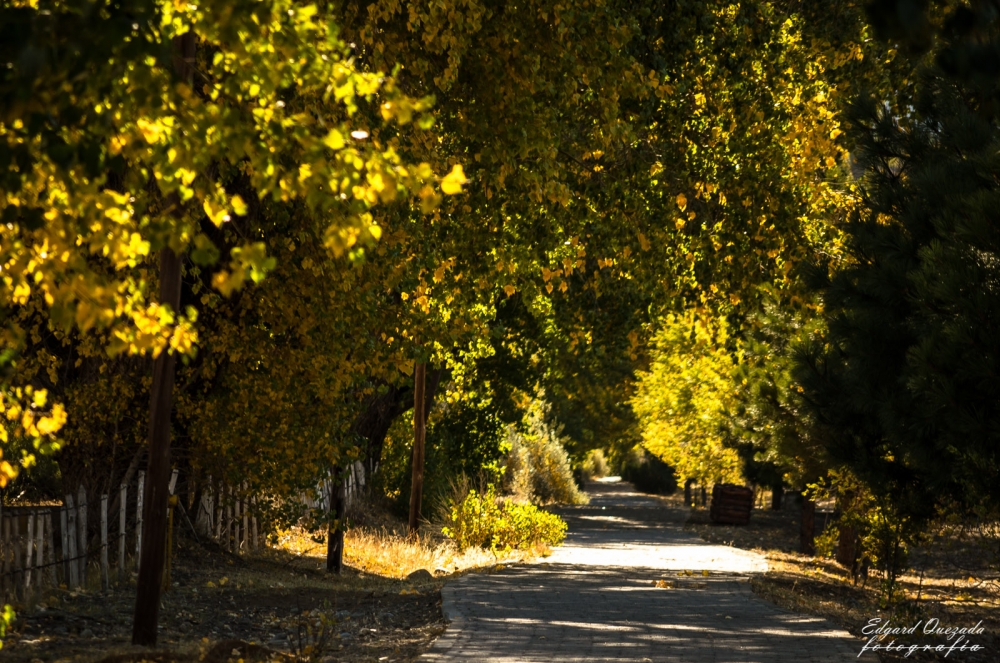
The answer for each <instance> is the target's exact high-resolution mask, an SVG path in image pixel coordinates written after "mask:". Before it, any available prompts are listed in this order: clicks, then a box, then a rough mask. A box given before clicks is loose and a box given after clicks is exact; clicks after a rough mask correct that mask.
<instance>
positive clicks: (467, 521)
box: [444, 485, 566, 552]
mask: <svg viewBox="0 0 1000 663" xmlns="http://www.w3.org/2000/svg"><path fill="white" fill-rule="evenodd" d="M448 522H449V525H448V526H447V527H445V528H444V533H445V535H446V536H448V537H450V538H451V539H454V541H455V543H457V544H458V547H459V548H461V549H463V550H464V549H466V548H487V549H489V550H492V551H494V552H499V551H510V550H524V549H530V548H533V547H535V546H537V545H550V546H556V545H559V544H560V543H562V542H563V539H565V538H566V521H564V520H563V519H562V518H560V517H559V516H557V515H555V514H551V513H548V512H546V511H542V510H541V509H539V508H538V507H536V506H534V505H531V504H519V503H517V502H514V501H513V500H510V499H500V498H498V497H497V494H496V489H495V488H494V487H493V486H492V485H490V486H489V487H488V488H487V489H486V493H485V494H484V495H480V494H479V493H478V492H476V491H475V490H470V491H469V492H468V493H467V494H466V495H465V497H464V498H463V499H461V501H459V502H458V503H457V504H453V505H452V508H451V514H450V515H449V517H448Z"/></svg>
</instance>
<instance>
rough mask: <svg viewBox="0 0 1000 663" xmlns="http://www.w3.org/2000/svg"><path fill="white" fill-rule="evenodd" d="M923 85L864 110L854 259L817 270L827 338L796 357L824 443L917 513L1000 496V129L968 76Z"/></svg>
mask: <svg viewBox="0 0 1000 663" xmlns="http://www.w3.org/2000/svg"><path fill="white" fill-rule="evenodd" d="M920 87H921V90H922V92H921V95H920V97H919V98H918V99H917V100H916V102H915V103H914V104H913V105H911V106H909V107H906V108H903V109H898V108H897V109H892V108H889V107H887V106H885V105H879V104H872V103H869V104H868V105H867V106H865V105H859V106H858V107H857V108H856V109H855V111H854V117H853V125H854V127H855V138H856V140H857V142H858V146H859V150H858V152H857V156H858V162H859V165H860V166H861V167H862V168H863V170H864V173H865V175H864V179H863V190H864V197H863V202H862V205H861V206H860V208H859V211H858V213H857V215H856V216H855V217H854V218H853V219H852V220H851V221H850V222H849V223H847V224H846V226H845V231H846V233H847V237H848V254H849V256H850V263H849V264H847V265H846V266H842V267H841V268H840V269H837V270H835V271H833V273H832V275H831V276H828V277H827V278H826V279H825V280H824V281H822V282H820V283H819V287H820V291H821V293H822V298H823V301H824V304H825V307H826V317H827V323H828V325H829V333H828V337H827V338H826V339H825V341H826V342H825V345H823V346H822V347H820V345H819V344H813V345H812V346H811V347H807V348H806V350H805V351H804V352H803V353H802V355H801V356H800V358H799V359H800V361H799V366H798V369H797V377H798V379H799V381H800V383H801V384H802V385H803V386H804V387H805V394H806V397H807V399H808V400H809V401H810V402H811V403H812V405H813V406H814V407H813V409H814V412H815V414H816V415H817V420H818V423H819V426H820V430H821V431H822V436H823V443H824V446H825V447H826V449H827V450H828V451H829V452H830V454H831V455H832V456H833V458H834V459H835V460H836V461H838V462H839V463H840V464H842V465H844V466H846V467H848V468H849V469H850V470H851V471H852V472H853V473H855V474H856V475H857V476H858V477H859V478H861V479H862V480H863V481H864V482H865V483H866V484H867V485H868V486H869V487H870V488H871V489H872V490H873V491H874V492H875V494H876V495H878V496H881V497H884V498H887V499H888V501H889V502H890V503H891V505H892V506H893V508H894V510H895V511H896V513H897V514H898V515H899V516H900V517H904V518H911V519H913V520H914V522H919V521H920V520H922V519H925V518H927V517H929V516H930V515H932V514H933V512H934V507H935V506H937V505H940V504H942V503H948V502H953V503H957V504H958V505H961V506H965V507H969V508H972V507H976V506H983V505H992V506H996V505H998V504H1000V482H998V480H997V479H998V468H1000V446H998V443H1000V334H998V332H1000V291H998V290H997V286H998V283H1000V278H998V277H1000V260H998V251H1000V225H998V223H997V222H998V220H1000V219H998V215H1000V212H998V211H997V210H1000V205H998V203H1000V156H998V148H1000V134H998V130H997V128H996V124H995V119H996V118H995V117H991V115H990V112H989V109H990V107H991V106H990V105H989V104H983V103H981V101H982V99H983V97H982V96H980V95H979V94H978V93H977V92H976V91H975V90H974V89H973V88H972V86H971V85H969V84H965V85H961V84H959V83H958V82H956V80H955V79H953V78H950V77H949V76H948V75H947V74H945V73H944V72H943V71H942V70H940V69H935V70H931V71H928V72H926V73H925V74H924V77H923V80H922V83H921V86H920Z"/></svg>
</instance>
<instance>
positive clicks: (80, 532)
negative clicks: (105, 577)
mask: <svg viewBox="0 0 1000 663" xmlns="http://www.w3.org/2000/svg"><path fill="white" fill-rule="evenodd" d="M76 495H77V502H76V510H77V516H76V531H77V538H78V539H79V543H78V544H77V548H78V550H79V552H78V553H77V554H78V555H79V557H80V559H79V565H80V584H82V585H83V587H84V588H86V587H87V543H88V541H87V492H86V491H85V490H84V489H83V485H82V484H81V485H80V488H79V489H78V490H77V493H76Z"/></svg>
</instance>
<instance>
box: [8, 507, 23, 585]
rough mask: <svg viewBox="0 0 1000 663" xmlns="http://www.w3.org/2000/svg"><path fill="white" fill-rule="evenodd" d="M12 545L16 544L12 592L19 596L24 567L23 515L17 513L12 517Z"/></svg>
mask: <svg viewBox="0 0 1000 663" xmlns="http://www.w3.org/2000/svg"><path fill="white" fill-rule="evenodd" d="M10 524H11V534H13V536H12V537H11V540H10V542H11V545H13V546H14V569H13V573H14V576H13V579H14V582H13V583H11V594H13V595H14V596H17V595H18V594H19V592H20V589H21V576H22V569H23V568H24V567H22V566H21V517H20V516H17V515H15V516H14V517H13V518H12V519H11V523H10Z"/></svg>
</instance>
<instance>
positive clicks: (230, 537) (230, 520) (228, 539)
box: [225, 488, 233, 552]
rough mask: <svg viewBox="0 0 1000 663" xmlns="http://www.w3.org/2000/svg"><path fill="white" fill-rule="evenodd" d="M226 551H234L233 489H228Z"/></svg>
mask: <svg viewBox="0 0 1000 663" xmlns="http://www.w3.org/2000/svg"><path fill="white" fill-rule="evenodd" d="M226 493H227V495H226V497H227V498H228V499H226V546H225V548H226V551H227V552H233V505H232V499H233V489H232V488H230V489H229V490H227V491H226Z"/></svg>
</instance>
